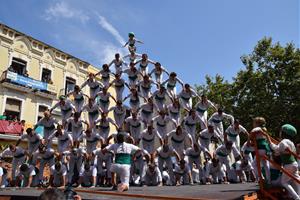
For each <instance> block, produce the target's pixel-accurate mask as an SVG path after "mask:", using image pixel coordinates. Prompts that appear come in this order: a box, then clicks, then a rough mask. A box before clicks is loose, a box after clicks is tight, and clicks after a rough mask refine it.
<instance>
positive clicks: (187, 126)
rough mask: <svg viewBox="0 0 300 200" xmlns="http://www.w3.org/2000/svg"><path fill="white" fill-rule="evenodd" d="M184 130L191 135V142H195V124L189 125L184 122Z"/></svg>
mask: <svg viewBox="0 0 300 200" xmlns="http://www.w3.org/2000/svg"><path fill="white" fill-rule="evenodd" d="M184 127H185V130H186V131H187V132H188V133H189V134H190V135H191V136H192V139H193V142H196V136H195V135H196V125H193V126H189V125H186V124H185V126H184Z"/></svg>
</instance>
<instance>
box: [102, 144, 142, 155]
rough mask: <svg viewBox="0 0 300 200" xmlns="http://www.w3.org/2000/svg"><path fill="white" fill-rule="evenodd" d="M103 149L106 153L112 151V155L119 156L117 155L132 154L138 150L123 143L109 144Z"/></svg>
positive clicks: (131, 145)
mask: <svg viewBox="0 0 300 200" xmlns="http://www.w3.org/2000/svg"><path fill="white" fill-rule="evenodd" d="M105 149H106V150H108V151H112V152H113V153H114V154H119V153H124V154H133V153H135V152H136V151H137V150H139V149H140V148H139V147H137V146H135V145H133V144H129V143H126V142H123V143H116V144H111V145H109V146H107V147H105Z"/></svg>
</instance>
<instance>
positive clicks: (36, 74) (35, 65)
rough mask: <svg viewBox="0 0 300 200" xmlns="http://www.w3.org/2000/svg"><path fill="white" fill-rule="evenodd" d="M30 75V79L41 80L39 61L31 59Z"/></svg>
mask: <svg viewBox="0 0 300 200" xmlns="http://www.w3.org/2000/svg"><path fill="white" fill-rule="evenodd" d="M28 73H29V77H31V78H33V79H36V80H41V77H40V74H41V69H40V61H39V60H38V59H36V58H31V62H30V71H28Z"/></svg>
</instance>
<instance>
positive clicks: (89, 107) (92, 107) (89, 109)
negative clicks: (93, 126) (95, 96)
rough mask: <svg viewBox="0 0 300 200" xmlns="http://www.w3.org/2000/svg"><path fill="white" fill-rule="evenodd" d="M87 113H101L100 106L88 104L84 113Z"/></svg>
mask: <svg viewBox="0 0 300 200" xmlns="http://www.w3.org/2000/svg"><path fill="white" fill-rule="evenodd" d="M85 110H86V111H87V112H88V113H94V112H96V111H98V112H99V106H98V104H96V103H94V104H93V105H89V104H86V105H84V106H83V108H82V111H85Z"/></svg>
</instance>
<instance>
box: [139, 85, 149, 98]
mask: <svg viewBox="0 0 300 200" xmlns="http://www.w3.org/2000/svg"><path fill="white" fill-rule="evenodd" d="M140 88H141V94H142V96H143V97H145V98H149V97H150V93H151V89H150V88H149V89H148V88H147V89H146V88H144V87H142V86H141V87H140Z"/></svg>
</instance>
